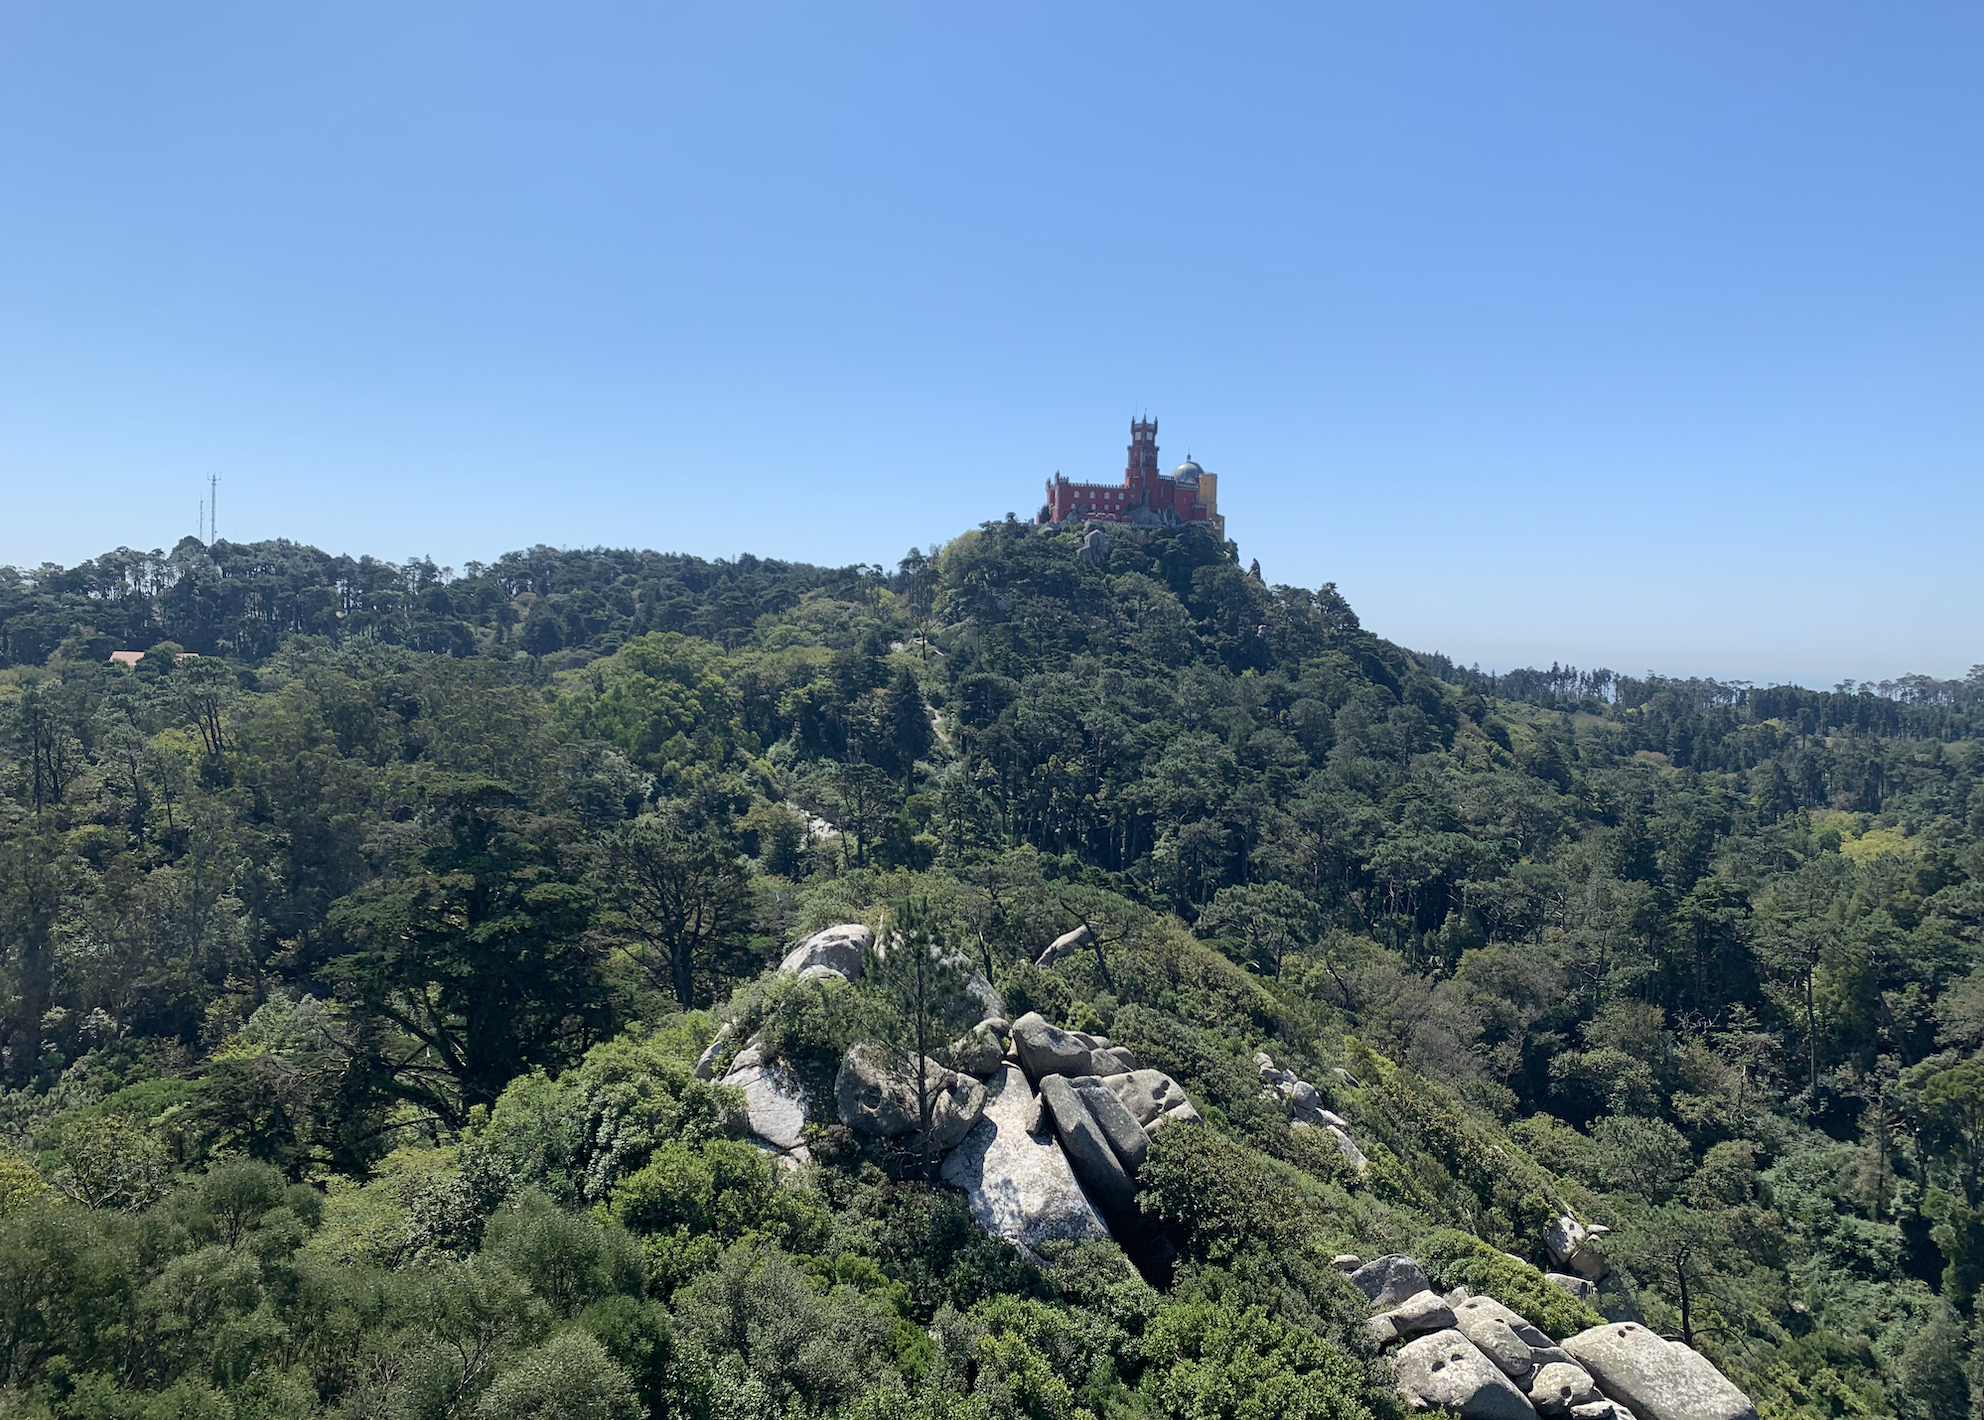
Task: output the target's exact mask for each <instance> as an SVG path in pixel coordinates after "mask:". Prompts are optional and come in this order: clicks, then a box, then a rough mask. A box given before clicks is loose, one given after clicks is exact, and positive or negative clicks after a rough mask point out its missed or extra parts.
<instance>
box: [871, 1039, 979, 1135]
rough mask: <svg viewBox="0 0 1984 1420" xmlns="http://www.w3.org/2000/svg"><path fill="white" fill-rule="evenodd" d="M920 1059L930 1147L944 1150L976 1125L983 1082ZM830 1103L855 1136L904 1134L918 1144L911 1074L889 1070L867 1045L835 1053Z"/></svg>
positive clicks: (918, 1109)
mask: <svg viewBox="0 0 1984 1420" xmlns="http://www.w3.org/2000/svg"><path fill="white" fill-rule="evenodd" d="M923 1063H924V1082H925V1088H926V1089H927V1090H928V1091H929V1094H930V1147H931V1148H932V1149H937V1150H942V1149H949V1148H951V1147H953V1146H954V1145H956V1144H957V1143H958V1142H959V1141H960V1140H961V1139H963V1138H964V1136H965V1134H966V1132H967V1131H968V1130H970V1128H971V1127H972V1126H973V1125H974V1124H976V1123H978V1117H979V1115H980V1114H982V1113H983V1112H984V1109H985V1086H983V1085H982V1084H980V1083H979V1082H978V1081H977V1080H974V1079H973V1078H971V1076H969V1075H960V1074H959V1073H958V1072H957V1071H955V1070H947V1069H945V1068H944V1067H943V1066H942V1065H940V1064H938V1063H937V1062H936V1061H935V1060H931V1059H929V1058H927V1057H926V1058H925V1060H924V1062H923ZM834 1103H835V1105H836V1106H837V1107H838V1108H839V1110H840V1118H841V1123H843V1124H845V1125H847V1127H848V1128H850V1129H852V1130H854V1131H855V1132H856V1133H857V1134H866V1135H868V1136H869V1137H870V1138H875V1139H900V1138H904V1137H909V1138H910V1139H911V1141H912V1143H913V1144H914V1145H915V1146H916V1147H919V1148H920V1147H921V1146H922V1141H921V1140H920V1139H919V1138H917V1137H916V1136H918V1135H919V1134H920V1133H921V1131H922V1128H923V1115H922V1109H921V1106H920V1105H919V1103H918V1100H917V1082H916V1076H915V1075H913V1074H911V1073H910V1072H909V1070H908V1069H907V1068H903V1069H896V1068H892V1067H891V1066H890V1065H889V1063H888V1062H886V1061H885V1060H884V1059H883V1057H882V1054H881V1052H880V1051H878V1050H876V1049H875V1048H874V1047H872V1046H861V1045H857V1046H855V1047H854V1048H853V1049H851V1050H849V1051H848V1052H847V1054H846V1055H844V1056H842V1057H841V1062H840V1071H839V1073H838V1074H837V1075H835V1077H834Z"/></svg>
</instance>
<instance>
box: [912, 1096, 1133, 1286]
mask: <svg viewBox="0 0 1984 1420" xmlns="http://www.w3.org/2000/svg"><path fill="white" fill-rule="evenodd" d="M1037 1112H1038V1111H1037V1107H1036V1100H1035V1097H1034V1093H1033V1090H1032V1088H1031V1087H1030V1086H1029V1085H1028V1084H1027V1079H1026V1075H1025V1074H1024V1073H1023V1072H1022V1071H1021V1070H1020V1068H1019V1067H1018V1066H1017V1065H1011V1064H1008V1065H1003V1066H1001V1067H1000V1068H999V1070H998V1072H997V1073H996V1074H995V1075H994V1076H993V1077H992V1083H991V1087H990V1089H989V1090H988V1091H987V1094H986V1099H985V1107H984V1112H983V1114H982V1115H981V1116H980V1118H979V1120H978V1123H977V1124H975V1125H973V1126H972V1128H971V1130H970V1132H969V1133H967V1134H966V1135H965V1137H964V1141H963V1142H962V1143H961V1144H959V1145H958V1147H957V1148H955V1149H953V1150H952V1151H951V1153H950V1155H949V1156H948V1157H947V1158H946V1159H945V1160H944V1169H943V1178H944V1182H946V1183H948V1184H950V1185H952V1186H953V1187H955V1188H961V1189H963V1190H964V1194H965V1199H966V1202H967V1203H968V1204H969V1206H970V1208H971V1216H972V1219H973V1220H974V1221H975V1222H976V1223H977V1224H978V1226H979V1227H980V1228H982V1229H984V1230H985V1232H986V1233H988V1234H989V1235H991V1236H993V1237H1000V1238H1004V1239H1006V1240H1007V1241H1008V1242H1010V1243H1013V1244H1014V1245H1015V1246H1017V1247H1019V1248H1021V1249H1023V1250H1025V1251H1027V1252H1029V1253H1033V1252H1035V1251H1036V1250H1037V1249H1038V1248H1039V1247H1040V1246H1041V1245H1042V1244H1044V1243H1047V1242H1053V1241H1057V1240H1065V1241H1069V1242H1080V1241H1083V1240H1085V1239H1089V1238H1106V1237H1108V1236H1109V1230H1108V1228H1107V1227H1106V1226H1104V1224H1103V1221H1102V1218H1101V1215H1100V1214H1098V1213H1097V1212H1096V1210H1095V1205H1094V1204H1092V1203H1091V1202H1089V1199H1088V1196H1087V1195H1086V1194H1085V1193H1083V1192H1082V1189H1081V1185H1080V1184H1078V1183H1077V1182H1076V1181H1075V1175H1074V1170H1073V1169H1071V1168H1070V1167H1069V1166H1068V1160H1067V1156H1066V1155H1064V1154H1063V1153H1062V1152H1061V1147H1060V1145H1059V1144H1058V1143H1056V1142H1055V1140H1054V1138H1053V1136H1052V1135H1051V1134H1047V1133H1040V1134H1036V1133H1030V1132H1029V1131H1028V1125H1029V1124H1030V1123H1031V1122H1032V1121H1033V1119H1034V1117H1035V1116H1036V1114H1037Z"/></svg>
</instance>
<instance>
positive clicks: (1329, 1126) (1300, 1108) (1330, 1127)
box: [1254, 1050, 1370, 1173]
mask: <svg viewBox="0 0 1984 1420" xmlns="http://www.w3.org/2000/svg"><path fill="white" fill-rule="evenodd" d="M1254 1068H1255V1069H1256V1070H1257V1071H1258V1072H1259V1073H1260V1079H1261V1093H1262V1094H1263V1095H1265V1096H1266V1097H1267V1098H1269V1099H1272V1100H1274V1101H1275V1102H1276V1103H1277V1104H1279V1105H1280V1106H1281V1111H1282V1113H1283V1114H1284V1115H1286V1116H1287V1117H1288V1124H1289V1127H1290V1128H1291V1129H1322V1130H1326V1131H1328V1133H1329V1137H1330V1142H1331V1143H1332V1144H1334V1145H1335V1146H1336V1151H1337V1152H1338V1153H1339V1154H1342V1155H1343V1156H1344V1158H1346V1159H1348V1160H1349V1161H1350V1166H1351V1167H1352V1168H1354V1169H1356V1170H1357V1172H1359V1173H1362V1172H1364V1170H1365V1169H1366V1168H1368V1167H1370V1161H1369V1160H1368V1159H1366V1158H1365V1157H1364V1151H1363V1150H1362V1149H1360V1148H1358V1147H1357V1141H1356V1140H1355V1139H1353V1138H1352V1137H1351V1135H1350V1122H1349V1121H1348V1120H1346V1119H1345V1118H1344V1117H1343V1116H1342V1115H1340V1114H1336V1113H1334V1112H1332V1111H1330V1110H1328V1109H1325V1108H1324V1107H1323V1096H1322V1092H1321V1091H1319V1090H1318V1089H1317V1088H1316V1087H1315V1086H1314V1085H1312V1084H1310V1083H1309V1082H1308V1081H1307V1080H1304V1079H1301V1078H1299V1077H1298V1076H1297V1075H1296V1073H1295V1072H1294V1071H1293V1070H1284V1069H1282V1068H1281V1067H1280V1066H1279V1065H1276V1064H1275V1063H1274V1057H1273V1056H1272V1055H1269V1054H1268V1053H1267V1052H1266V1051H1265V1050H1257V1051H1255V1052H1254ZM1337 1073H1338V1074H1339V1075H1341V1074H1343V1072H1342V1071H1341V1070H1339V1071H1338V1072H1337ZM1344 1078H1345V1079H1346V1080H1347V1079H1348V1078H1349V1077H1348V1076H1344Z"/></svg>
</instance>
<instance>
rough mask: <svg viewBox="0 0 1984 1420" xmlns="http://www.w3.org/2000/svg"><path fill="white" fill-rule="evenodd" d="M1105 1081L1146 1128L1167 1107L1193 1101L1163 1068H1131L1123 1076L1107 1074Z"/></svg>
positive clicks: (1173, 1107)
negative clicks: (1188, 1098) (1187, 1097)
mask: <svg viewBox="0 0 1984 1420" xmlns="http://www.w3.org/2000/svg"><path fill="white" fill-rule="evenodd" d="M1102 1083H1103V1084H1104V1085H1106V1086H1107V1087H1108V1088H1109V1090H1110V1091H1111V1092H1112V1093H1113V1094H1114V1095H1115V1096H1116V1098H1117V1099H1119V1100H1121V1101H1122V1102H1123V1107H1124V1108H1125V1109H1127V1110H1129V1111H1130V1113H1131V1115H1133V1116H1134V1117H1135V1119H1136V1121H1137V1123H1139V1124H1141V1125H1143V1126H1144V1128H1146V1129H1148V1128H1150V1127H1151V1125H1153V1124H1155V1123H1156V1122H1157V1120H1158V1117H1159V1116H1160V1115H1162V1114H1163V1113H1164V1112H1165V1111H1166V1110H1168V1109H1176V1108H1177V1107H1178V1106H1179V1105H1182V1104H1187V1103H1189V1101H1187V1100H1186V1098H1185V1091H1184V1090H1183V1089H1182V1088H1181V1087H1180V1086H1179V1084H1178V1082H1177V1081H1176V1080H1174V1079H1172V1078H1171V1077H1170V1076H1169V1075H1167V1074H1165V1073H1164V1072H1163V1071H1162V1070H1131V1071H1130V1072H1129V1073H1127V1074H1123V1075H1105V1076H1103V1078H1102Z"/></svg>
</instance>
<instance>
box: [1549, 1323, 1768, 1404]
mask: <svg viewBox="0 0 1984 1420" xmlns="http://www.w3.org/2000/svg"><path fill="white" fill-rule="evenodd" d="M1564 1349H1565V1350H1566V1351H1568V1352H1570V1354H1571V1355H1572V1357H1574V1358H1575V1359H1576V1361H1577V1363H1578V1364H1579V1365H1581V1366H1583V1367H1584V1368H1585V1370H1587V1371H1589V1372H1590V1373H1591V1375H1592V1378H1593V1379H1594V1380H1596V1381H1597V1382H1598V1388H1599V1389H1600V1390H1602V1391H1604V1392H1605V1396H1606V1399H1608V1400H1611V1401H1614V1402H1616V1403H1617V1404H1619V1405H1623V1406H1625V1407H1626V1408H1627V1409H1629V1410H1631V1411H1632V1412H1633V1414H1634V1415H1635V1416H1637V1417H1639V1420H1756V1415H1757V1408H1756V1407H1755V1406H1754V1405H1752V1404H1751V1403H1750V1398H1749V1397H1748V1396H1746V1395H1744V1394H1743V1392H1742V1391H1740V1390H1738V1389H1737V1388H1736V1387H1735V1386H1734V1385H1732V1384H1731V1383H1730V1381H1729V1379H1728V1378H1727V1377H1726V1376H1724V1375H1723V1374H1722V1372H1720V1371H1718V1370H1717V1369H1716V1368H1715V1367H1714V1366H1713V1365H1711V1364H1710V1363H1709V1361H1708V1359H1707V1358H1706V1357H1705V1356H1703V1355H1702V1354H1701V1353H1700V1352H1699V1351H1696V1350H1695V1349H1694V1348H1692V1347H1689V1346H1684V1345H1682V1344H1681V1343H1680V1342H1678V1341H1667V1340H1664V1339H1663V1338H1661V1337H1660V1336H1658V1335H1656V1334H1655V1333H1653V1332H1651V1331H1648V1330H1647V1329H1646V1328H1645V1327H1643V1326H1641V1325H1639V1324H1638V1323H1637V1322H1630V1321H1626V1322H1611V1323H1608V1324H1607V1325H1605V1326H1594V1327H1592V1328H1591V1330H1589V1331H1580V1332H1579V1333H1578V1334H1577V1335H1576V1336H1570V1337H1566V1338H1565V1339H1564Z"/></svg>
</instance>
